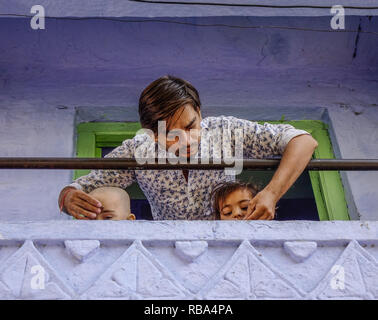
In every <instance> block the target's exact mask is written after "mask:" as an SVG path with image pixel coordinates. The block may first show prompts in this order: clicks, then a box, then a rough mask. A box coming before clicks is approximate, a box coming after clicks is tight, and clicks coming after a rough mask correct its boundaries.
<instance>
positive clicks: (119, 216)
mask: <svg viewBox="0 0 378 320" xmlns="http://www.w3.org/2000/svg"><path fill="white" fill-rule="evenodd" d="M89 195H90V196H92V197H93V198H95V199H97V200H98V201H100V202H101V203H102V206H103V208H102V211H101V213H99V214H98V215H97V218H96V220H135V215H134V214H132V213H131V212H130V197H129V195H128V194H127V192H126V191H125V190H123V189H120V188H116V187H101V188H97V189H95V190H93V191H92V192H90V193H89Z"/></svg>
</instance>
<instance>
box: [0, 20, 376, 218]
mask: <svg viewBox="0 0 378 320" xmlns="http://www.w3.org/2000/svg"><path fill="white" fill-rule="evenodd" d="M181 21H182V22H185V23H194V24H219V23H223V24H226V25H292V26H294V25H295V26H297V27H311V28H314V27H319V28H323V27H326V26H328V24H329V19H328V18H327V17H317V18H314V17H313V18H309V17H295V18H293V17H292V18H284V17H274V18H272V17H265V18H262V17H213V18H211V17H208V18H194V17H193V18H182V19H181ZM347 23H348V25H349V26H351V27H353V28H354V29H356V30H357V29H358V26H360V27H361V28H362V30H370V31H374V30H375V31H377V30H378V24H377V19H376V17H370V18H368V17H347ZM0 25H1V27H0V37H1V39H2V41H1V44H0V83H1V88H0V124H1V125H0V137H1V141H2V148H1V151H0V154H1V156H54V157H70V156H73V155H74V154H75V139H76V138H75V130H74V129H75V124H76V123H78V122H80V121H138V114H137V104H138V98H139V95H140V92H141V90H142V89H143V88H144V87H145V86H146V85H147V84H148V83H149V82H151V81H152V80H154V79H156V78H157V77H159V76H161V75H163V74H168V73H170V74H175V75H177V76H180V77H183V78H185V79H188V80H189V81H191V82H192V83H193V84H194V85H195V86H196V87H197V88H198V90H199V92H200V95H201V99H202V104H203V108H202V110H203V115H204V116H209V115H220V114H227V115H234V116H238V117H241V118H248V119H255V120H277V119H280V118H281V117H282V116H285V118H286V119H288V120H289V119H322V120H324V121H326V122H329V123H330V124H331V134H332V141H333V144H334V148H335V153H336V156H338V157H342V158H368V159H369V158H378V153H377V152H378V148H377V141H378V131H377V127H378V126H377V121H378V119H377V118H378V115H377V114H378V113H377V104H378V101H377V92H378V90H377V89H378V80H377V79H378V78H377V77H378V76H377V75H378V73H377V65H378V60H377V57H378V52H377V51H378V36H375V35H371V34H360V35H359V38H358V41H357V34H353V33H336V32H326V33H320V32H308V31H298V30H296V31H294V30H280V29H274V30H271V29H262V30H255V29H246V30H244V29H233V28H227V27H225V28H221V27H211V28H210V27H208V28H207V27H199V26H196V27H195V26H188V25H177V24H175V25H172V24H170V23H141V22H139V23H138V22H135V23H121V22H115V21H102V20H93V21H92V20H91V21H66V20H64V21H61V20H54V21H52V20H48V21H47V24H46V29H45V30H39V31H35V30H32V29H31V28H30V27H29V20H28V19H22V18H20V19H14V18H1V19H0ZM377 174H378V173H377V172H348V173H343V178H344V180H343V181H344V186H345V189H346V195H347V200H348V203H349V207H350V215H351V217H352V218H353V219H358V218H361V219H363V220H376V219H377V216H376V215H375V213H374V212H373V211H372V210H370V209H371V208H374V207H376V206H377V204H378V203H377V199H378V194H377V190H378V188H377V182H376V181H378V179H377V178H378V176H377ZM0 177H1V179H0V181H1V182H0V197H1V199H2V210H1V212H0V216H1V219H2V220H3V221H19V220H24V219H31V220H46V219H66V218H67V217H66V216H61V215H59V214H58V210H57V205H56V198H57V195H58V193H59V191H60V189H61V188H62V187H63V186H64V185H66V184H67V183H69V182H70V181H71V177H72V174H71V172H69V171H63V170H62V171H59V170H55V171H47V170H46V171H25V170H18V171H16V170H2V171H0ZM15 199H18V201H15Z"/></svg>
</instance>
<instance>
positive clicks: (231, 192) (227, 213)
mask: <svg viewBox="0 0 378 320" xmlns="http://www.w3.org/2000/svg"><path fill="white" fill-rule="evenodd" d="M257 192H258V188H257V187H256V186H254V185H253V184H251V183H246V182H240V181H226V182H221V183H220V184H218V185H216V186H215V187H214V189H213V190H212V192H211V195H210V199H211V204H212V209H213V211H214V212H215V215H216V219H218V220H219V219H220V220H241V219H243V218H244V217H245V215H246V214H247V211H248V204H249V201H250V200H252V198H253V197H254V196H255V195H256V194H257Z"/></svg>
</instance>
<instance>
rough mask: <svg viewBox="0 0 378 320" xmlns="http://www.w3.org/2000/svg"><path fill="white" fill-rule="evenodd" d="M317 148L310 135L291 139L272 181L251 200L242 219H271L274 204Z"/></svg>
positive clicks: (301, 170) (295, 178) (298, 174)
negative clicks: (247, 210)
mask: <svg viewBox="0 0 378 320" xmlns="http://www.w3.org/2000/svg"><path fill="white" fill-rule="evenodd" d="M317 146H318V143H317V142H316V140H315V139H314V138H312V137H311V136H310V135H300V136H296V137H294V138H293V139H291V140H290V141H289V143H288V144H287V146H286V149H285V151H284V153H283V155H282V159H281V161H280V165H279V166H278V168H277V170H276V172H275V173H274V175H273V178H272V180H271V181H270V182H269V184H268V185H267V186H266V187H265V188H264V189H263V190H262V191H260V192H259V193H258V194H257V195H256V196H255V197H254V198H253V199H252V200H251V202H250V209H249V210H250V212H248V214H247V215H246V217H245V218H244V219H246V220H257V219H260V220H263V219H269V220H271V219H273V218H274V212H275V208H276V203H277V202H278V200H279V199H280V198H281V197H282V196H283V195H284V194H285V193H286V191H287V190H288V189H289V188H290V187H291V186H292V185H293V183H294V182H295V180H297V178H298V177H299V176H300V174H301V173H302V172H303V170H304V169H305V168H306V165H307V164H308V162H309V161H310V159H311V156H312V154H313V152H314V150H315V148H316V147H317Z"/></svg>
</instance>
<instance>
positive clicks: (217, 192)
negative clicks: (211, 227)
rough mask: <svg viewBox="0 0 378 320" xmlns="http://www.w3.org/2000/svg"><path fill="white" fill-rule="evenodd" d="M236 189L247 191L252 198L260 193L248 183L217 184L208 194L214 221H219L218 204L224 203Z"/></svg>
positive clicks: (253, 185)
mask: <svg viewBox="0 0 378 320" xmlns="http://www.w3.org/2000/svg"><path fill="white" fill-rule="evenodd" d="M238 189H247V190H248V191H249V192H250V193H251V194H252V197H254V196H255V195H256V194H257V193H258V192H259V191H260V190H259V187H258V186H256V185H255V184H253V183H249V182H241V181H223V182H220V183H218V184H217V185H216V186H215V187H214V188H213V189H212V190H211V193H210V203H211V209H212V211H213V213H215V219H217V220H220V208H219V202H220V201H224V200H225V199H226V197H227V196H228V195H229V194H230V193H232V192H234V191H236V190H238Z"/></svg>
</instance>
